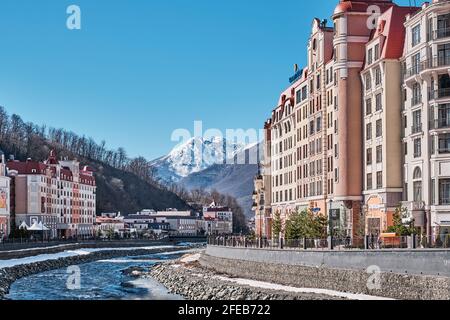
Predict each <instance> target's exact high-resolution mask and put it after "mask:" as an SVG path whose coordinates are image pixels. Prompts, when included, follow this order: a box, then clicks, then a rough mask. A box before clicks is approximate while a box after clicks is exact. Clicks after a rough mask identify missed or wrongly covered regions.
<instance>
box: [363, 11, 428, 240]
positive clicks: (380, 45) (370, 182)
mask: <svg viewBox="0 0 450 320" xmlns="http://www.w3.org/2000/svg"><path fill="white" fill-rule="evenodd" d="M417 9H418V8H409V7H406V8H405V7H397V6H393V7H391V8H389V9H388V10H387V11H386V12H384V13H383V14H382V15H381V16H380V17H379V18H378V22H377V27H376V29H375V31H374V32H373V33H372V35H371V37H370V39H369V42H368V43H367V44H366V46H365V52H366V58H365V63H364V69H363V70H362V72H361V80H362V84H363V101H362V103H363V110H362V111H363V116H362V119H363V129H364V141H363V146H364V147H363V152H364V154H363V155H364V161H363V166H364V186H363V190H364V191H363V194H364V204H365V211H366V215H365V219H366V222H365V226H366V227H365V233H366V234H369V235H371V234H373V235H377V234H381V233H382V232H384V231H386V230H387V228H388V227H389V226H391V225H392V224H393V214H394V212H395V210H396V208H397V207H398V206H399V204H400V203H401V201H402V193H403V183H402V170H400V168H401V167H402V163H403V157H402V143H401V138H400V137H401V133H402V117H401V114H402V110H401V109H402V107H401V106H402V89H401V86H400V85H399V84H400V83H401V70H402V68H401V62H400V59H401V57H402V55H403V44H404V39H405V28H404V25H403V24H404V23H405V20H406V17H407V16H408V15H409V14H411V13H412V12H415V11H416V10H417ZM416 222H417V226H421V227H423V226H424V225H423V223H424V220H423V219H420V220H417V221H416Z"/></svg>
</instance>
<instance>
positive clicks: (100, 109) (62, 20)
mask: <svg viewBox="0 0 450 320" xmlns="http://www.w3.org/2000/svg"><path fill="white" fill-rule="evenodd" d="M337 2H338V1H337V0H321V1H320V2H319V1H304V0H276V1H275V0H272V1H258V0H71V1H66V0H40V1H36V0H1V2H0V45H1V49H0V105H3V106H5V107H6V109H7V111H8V112H9V113H17V114H19V115H21V116H22V118H23V119H24V120H25V121H32V122H35V123H37V124H47V125H48V126H53V127H63V128H66V129H68V130H72V131H74V132H77V133H79V134H84V135H86V136H91V137H93V138H94V139H95V140H97V141H101V140H103V139H104V140H106V142H107V144H108V146H109V147H111V148H117V147H119V146H123V147H125V149H126V150H127V151H128V153H129V155H131V156H137V155H143V156H145V157H147V158H149V159H153V158H156V157H159V156H161V155H164V154H166V153H167V152H168V151H169V150H170V149H171V148H172V147H173V146H174V145H175V144H176V143H174V142H172V141H171V139H170V137H171V134H172V132H173V130H175V129H178V128H186V129H188V130H190V131H193V126H194V121H196V120H201V121H203V126H204V128H205V129H208V128H218V129H221V130H225V129H227V128H230V129H235V128H243V129H249V128H260V127H261V126H262V124H263V122H264V120H265V119H266V117H268V115H269V114H270V111H271V109H272V107H273V106H274V105H275V103H276V101H277V97H278V94H279V92H280V91H281V90H282V89H284V88H285V87H286V86H287V85H288V78H289V76H291V75H292V73H293V65H294V63H298V64H300V65H303V64H304V62H305V44H306V41H307V39H308V36H309V31H310V25H311V22H312V19H313V17H319V18H328V19H329V20H330V18H329V16H330V15H331V14H332V11H333V9H334V7H335V5H336V3H337ZM417 2H418V3H421V1H417ZM319 3H320V5H319ZM397 3H399V4H408V3H409V1H408V0H403V1H397ZM71 4H76V5H78V6H80V8H81V12H82V29H81V30H74V31H70V30H68V29H67V28H66V19H67V17H68V15H67V14H66V8H67V7H68V6H69V5H71Z"/></svg>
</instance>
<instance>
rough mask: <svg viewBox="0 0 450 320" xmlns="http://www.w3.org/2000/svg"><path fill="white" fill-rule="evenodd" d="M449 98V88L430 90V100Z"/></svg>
mask: <svg viewBox="0 0 450 320" xmlns="http://www.w3.org/2000/svg"><path fill="white" fill-rule="evenodd" d="M447 97H450V88H440V89H438V90H430V92H429V98H430V100H434V99H441V98H447Z"/></svg>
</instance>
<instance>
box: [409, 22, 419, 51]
mask: <svg viewBox="0 0 450 320" xmlns="http://www.w3.org/2000/svg"><path fill="white" fill-rule="evenodd" d="M411 38H412V46H413V47H415V46H416V45H418V44H419V43H420V24H418V25H417V26H415V27H414V28H412V36H411Z"/></svg>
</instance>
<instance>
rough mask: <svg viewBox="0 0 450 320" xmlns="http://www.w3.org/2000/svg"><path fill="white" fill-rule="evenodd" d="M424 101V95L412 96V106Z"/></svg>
mask: <svg viewBox="0 0 450 320" xmlns="http://www.w3.org/2000/svg"><path fill="white" fill-rule="evenodd" d="M421 103H422V96H418V97H412V98H411V107H414V106H417V105H418V104H421Z"/></svg>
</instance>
